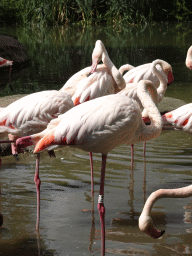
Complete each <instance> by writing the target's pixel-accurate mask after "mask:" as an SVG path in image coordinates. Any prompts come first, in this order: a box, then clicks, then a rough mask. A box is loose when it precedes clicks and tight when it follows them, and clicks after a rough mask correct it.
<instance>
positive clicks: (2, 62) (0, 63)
mask: <svg viewBox="0 0 192 256" xmlns="http://www.w3.org/2000/svg"><path fill="white" fill-rule="evenodd" d="M12 65H13V61H11V60H6V59H4V58H1V57H0V68H2V67H7V66H12Z"/></svg>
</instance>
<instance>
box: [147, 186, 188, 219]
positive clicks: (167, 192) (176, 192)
mask: <svg viewBox="0 0 192 256" xmlns="http://www.w3.org/2000/svg"><path fill="white" fill-rule="evenodd" d="M190 196H192V185H190V186H187V187H183V188H175V189H159V190H157V191H155V192H153V193H152V194H151V195H150V196H149V197H148V199H147V201H146V203H145V205H144V207H143V211H142V213H145V214H146V215H150V213H151V210H152V207H153V205H154V203H155V202H156V201H157V200H158V199H160V198H185V197H190Z"/></svg>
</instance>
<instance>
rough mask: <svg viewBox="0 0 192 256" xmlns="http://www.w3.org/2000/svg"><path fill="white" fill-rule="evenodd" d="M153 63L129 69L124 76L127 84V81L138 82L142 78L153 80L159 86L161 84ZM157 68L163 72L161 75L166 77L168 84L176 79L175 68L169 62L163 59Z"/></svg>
mask: <svg viewBox="0 0 192 256" xmlns="http://www.w3.org/2000/svg"><path fill="white" fill-rule="evenodd" d="M157 61H158V60H157ZM154 62H155V61H153V62H152V63H154ZM152 63H147V64H143V65H140V66H137V67H135V68H132V69H131V70H130V71H128V72H127V73H126V74H125V75H124V76H123V78H124V79H125V82H126V84H127V83H137V82H139V81H140V80H150V81H152V82H153V84H154V85H155V86H156V87H158V86H159V78H158V77H157V76H156V74H155V73H154V71H153V66H152ZM157 64H159V63H157ZM157 64H156V65H157ZM156 68H157V70H158V71H159V72H160V73H161V76H162V77H163V78H164V79H165V81H166V83H167V84H168V85H169V84H171V83H172V82H173V81H174V77H173V70H172V67H171V65H170V64H169V63H168V62H166V61H164V60H161V64H159V65H157V67H156Z"/></svg>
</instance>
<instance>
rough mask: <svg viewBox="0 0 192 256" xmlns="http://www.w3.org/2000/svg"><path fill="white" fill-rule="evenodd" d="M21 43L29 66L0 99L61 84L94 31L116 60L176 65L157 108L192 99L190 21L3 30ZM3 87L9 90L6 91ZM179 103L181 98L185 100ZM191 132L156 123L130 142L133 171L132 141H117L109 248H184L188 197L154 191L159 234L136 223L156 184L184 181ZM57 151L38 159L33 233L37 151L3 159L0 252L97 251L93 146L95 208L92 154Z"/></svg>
mask: <svg viewBox="0 0 192 256" xmlns="http://www.w3.org/2000/svg"><path fill="white" fill-rule="evenodd" d="M0 32H1V33H7V34H9V35H14V36H17V37H18V39H19V41H20V42H22V43H23V44H25V45H26V48H27V49H28V52H29V55H30V56H31V64H30V66H29V67H26V68H25V69H24V70H21V72H20V74H19V76H18V77H17V79H12V81H11V85H9V84H7V86H6V87H4V88H1V91H0V95H1V96H2V97H1V102H0V107H1V106H5V105H7V104H8V102H10V101H13V100H15V99H16V97H17V96H15V95H18V94H27V93H31V92H35V91H40V90H44V89H59V88H61V87H62V85H63V84H64V83H65V81H66V80H67V79H68V78H69V77H70V76H71V75H73V74H74V73H75V72H77V71H79V70H80V69H82V68H84V67H86V66H89V65H90V64H91V53H92V49H93V47H94V44H95V41H96V40H97V39H101V40H103V42H104V44H105V46H106V48H107V50H108V53H109V56H110V58H111V59H112V61H113V62H114V63H115V65H116V66H117V67H120V66H121V65H123V64H125V63H130V64H132V65H135V66H137V65H140V64H143V63H146V62H151V61H153V60H154V59H157V58H161V59H164V60H166V61H168V62H169V63H170V64H171V65H172V67H173V71H174V77H175V82H174V83H173V84H172V85H170V86H169V87H168V90H167V92H166V98H165V100H164V103H163V104H161V106H160V108H161V109H167V108H169V109H171V108H175V107H177V106H179V105H181V104H183V103H184V102H192V92H191V84H192V72H191V71H190V70H188V69H187V68H186V66H185V57H186V52H187V49H188V48H189V46H190V45H191V44H192V41H191V36H192V24H183V25H174V24H166V25H165V24H162V25H159V26H150V27H148V26H147V27H145V28H143V29H141V28H138V27H127V28H124V29H120V30H118V31H113V30H112V29H109V28H99V27H97V28H94V29H84V30H80V29H77V28H68V29H65V28H61V27H57V28H47V29H38V28H33V29H24V28H12V27H9V28H0ZM5 95H6V96H7V95H10V96H11V97H10V96H9V97H8V98H7V97H3V96H5ZM183 101H184V102H183ZM191 145H192V138H191V136H190V135H188V134H185V133H182V132H179V131H177V132H176V131H175V132H173V131H171V132H170V131H163V133H162V134H161V135H160V136H159V137H158V138H156V139H154V140H152V141H150V142H148V143H147V152H146V157H145V159H143V145H142V143H138V144H136V145H135V162H134V168H133V171H132V170H131V161H130V155H131V153H130V147H129V146H121V147H118V148H116V149H115V150H113V151H111V152H110V154H109V156H108V163H107V171H106V183H105V207H106V217H105V218H106V255H157V256H161V255H167V256H169V255H171V256H172V255H174V256H175V255H191V254H192V244H191V240H192V223H191V222H192V198H186V199H161V200H159V201H158V202H156V203H155V205H154V207H153V213H152V217H153V220H154V224H155V227H157V228H158V229H165V231H166V233H165V235H164V236H163V237H162V238H161V239H158V240H153V239H152V238H150V237H148V236H147V235H145V234H143V233H142V232H141V231H140V230H139V228H138V218H139V215H140V213H141V211H142V207H143V204H144V202H145V200H146V198H147V197H148V196H149V195H150V193H151V192H152V191H154V190H157V189H159V188H175V187H181V186H186V185H188V184H191V178H192V158H191V151H192V148H191ZM56 155H57V158H56V159H50V158H49V156H48V155H47V154H46V153H43V154H42V157H41V181H42V186H41V220H40V234H39V237H37V235H36V233H35V222H36V189H35V185H34V182H33V178H34V169H35V156H33V155H30V154H29V155H26V154H25V155H20V161H19V162H16V160H15V159H14V158H13V157H11V156H9V157H4V158H2V165H1V170H0V186H1V197H0V212H1V213H2V214H3V215H4V224H3V226H2V227H1V228H0V255H65V256H66V255H86V256H89V255H94V256H96V255H100V246H101V243H100V220H99V214H98V212H97V207H96V205H97V196H98V192H99V181H100V163H101V158H100V155H99V154H95V155H94V171H95V175H94V177H95V198H94V199H95V200H94V210H95V212H94V214H92V212H91V211H89V210H90V209H92V207H93V206H92V198H91V186H90V166H89V156H88V154H87V153H86V152H82V151H80V150H78V149H75V150H73V149H70V148H64V149H59V150H57V151H56Z"/></svg>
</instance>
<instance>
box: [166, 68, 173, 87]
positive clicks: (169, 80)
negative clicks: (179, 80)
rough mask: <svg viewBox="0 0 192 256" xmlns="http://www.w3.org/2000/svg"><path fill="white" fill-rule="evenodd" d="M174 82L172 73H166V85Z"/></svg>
mask: <svg viewBox="0 0 192 256" xmlns="http://www.w3.org/2000/svg"><path fill="white" fill-rule="evenodd" d="M173 82H174V76H173V73H172V72H171V71H169V73H168V82H167V85H170V84H171V83H173Z"/></svg>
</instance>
